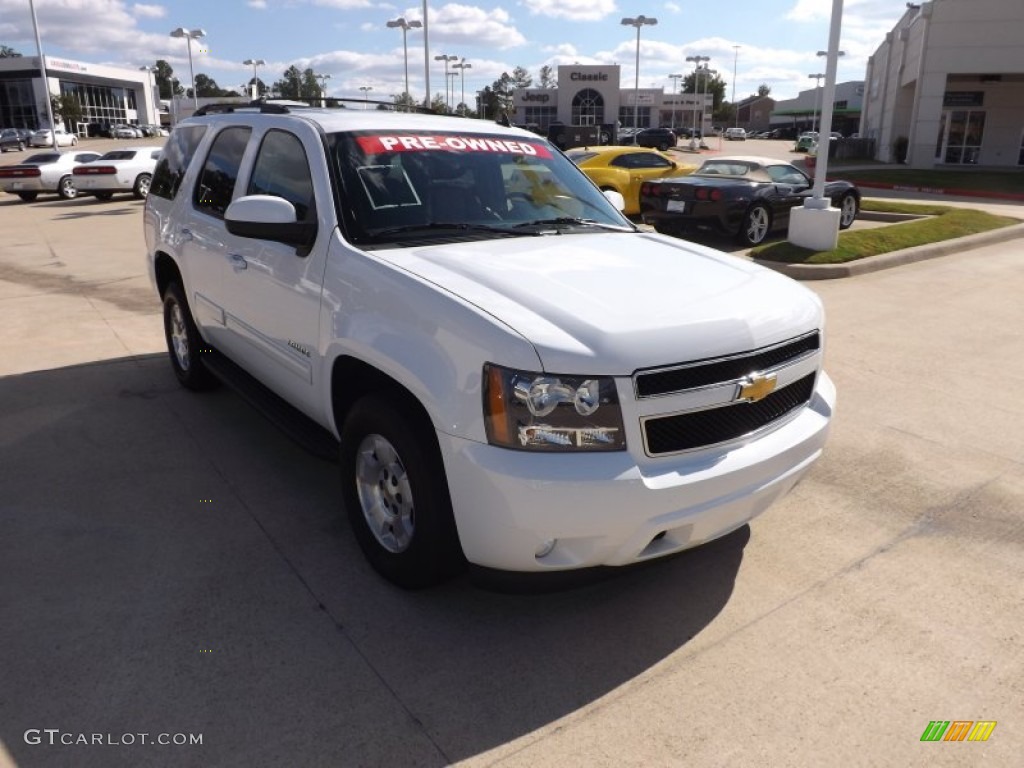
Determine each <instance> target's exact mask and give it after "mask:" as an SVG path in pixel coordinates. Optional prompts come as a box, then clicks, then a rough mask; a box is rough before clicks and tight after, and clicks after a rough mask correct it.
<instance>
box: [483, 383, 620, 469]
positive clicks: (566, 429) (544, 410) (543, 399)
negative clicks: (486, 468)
mask: <svg viewBox="0 0 1024 768" xmlns="http://www.w3.org/2000/svg"><path fill="white" fill-rule="evenodd" d="M483 375H484V387H483V396H484V423H485V424H486V427H487V442H489V443H491V444H492V445H500V446H503V447H505V448H514V449H516V450H521V451H623V450H625V449H626V435H625V431H624V430H623V428H622V411H621V409H620V408H619V396H618V393H617V391H616V389H615V382H614V381H613V380H612V379H611V378H608V377H584V376H561V375H552V374H549V373H536V372H532V371H513V370H510V369H508V368H502V367H501V366H499V365H493V364H491V363H486V364H485V365H484V371H483Z"/></svg>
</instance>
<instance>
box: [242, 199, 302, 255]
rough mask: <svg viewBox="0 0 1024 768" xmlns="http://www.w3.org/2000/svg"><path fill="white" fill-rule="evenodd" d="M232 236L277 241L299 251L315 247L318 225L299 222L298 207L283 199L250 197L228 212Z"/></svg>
mask: <svg viewBox="0 0 1024 768" xmlns="http://www.w3.org/2000/svg"><path fill="white" fill-rule="evenodd" d="M224 225H225V226H226V227H227V230H228V232H230V233H231V234H233V235H238V236H239V237H251V238H254V239H256V240H273V241H276V242H279V243H287V244H288V245H294V246H297V247H302V246H309V245H312V243H313V240H315V239H316V230H317V226H316V221H310V222H304V221H298V217H297V216H296V213H295V206H294V205H292V204H291V203H289V202H288V201H287V200H285V199H284V198H282V197H275V196H273V195H246V196H245V197H240V198H238V199H237V200H235V201H234V202H233V203H231V205H229V206H228V209H227V210H226V211H225V212H224Z"/></svg>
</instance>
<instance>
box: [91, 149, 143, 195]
mask: <svg viewBox="0 0 1024 768" xmlns="http://www.w3.org/2000/svg"><path fill="white" fill-rule="evenodd" d="M162 151H163V147H132V148H131V149H115V150H113V151H111V152H107V153H106V154H105V155H103V156H102V157H100V158H98V159H97V160H95V161H93V162H91V163H88V164H86V165H81V166H79V167H77V168H75V170H74V176H75V186H76V187H78V191H79V192H80V193H82V194H90V195H94V196H95V197H97V198H99V199H100V200H109V199H110V198H111V197H113V196H114V193H115V192H131V193H132V194H133V195H135V197H136V198H137V199H139V200H142V199H144V198H145V197H146V195H148V194H149V183H150V181H151V180H152V178H153V169H154V168H155V167H156V161H157V158H159V157H160V153H161V152H162Z"/></svg>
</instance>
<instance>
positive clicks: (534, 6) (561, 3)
mask: <svg viewBox="0 0 1024 768" xmlns="http://www.w3.org/2000/svg"><path fill="white" fill-rule="evenodd" d="M523 5H524V6H525V7H526V8H527V10H529V11H530V13H532V14H534V15H536V16H554V17H555V18H560V19H571V20H572V21H600V20H601V19H604V18H606V17H607V16H609V15H611V14H612V13H614V12H615V10H616V8H615V0H523Z"/></svg>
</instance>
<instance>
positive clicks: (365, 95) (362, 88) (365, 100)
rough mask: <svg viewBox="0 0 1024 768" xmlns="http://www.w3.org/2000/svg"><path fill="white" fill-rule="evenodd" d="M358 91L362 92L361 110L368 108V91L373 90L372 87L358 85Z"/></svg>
mask: <svg viewBox="0 0 1024 768" xmlns="http://www.w3.org/2000/svg"><path fill="white" fill-rule="evenodd" d="M359 90H360V91H362V92H363V109H369V108H370V96H369V93H370V91H372V90H373V86H372V85H360V86H359Z"/></svg>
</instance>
